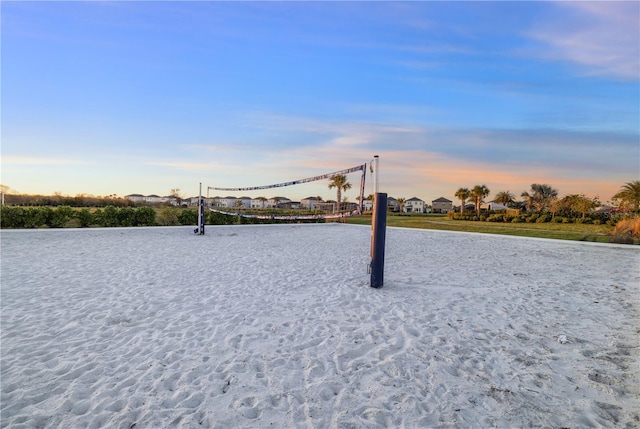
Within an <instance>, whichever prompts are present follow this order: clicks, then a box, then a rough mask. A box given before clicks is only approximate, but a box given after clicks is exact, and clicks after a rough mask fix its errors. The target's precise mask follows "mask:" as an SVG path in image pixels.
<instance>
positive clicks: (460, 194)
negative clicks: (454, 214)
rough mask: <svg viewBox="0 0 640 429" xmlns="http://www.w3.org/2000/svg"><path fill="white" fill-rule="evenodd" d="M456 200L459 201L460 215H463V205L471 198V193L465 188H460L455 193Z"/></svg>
mask: <svg viewBox="0 0 640 429" xmlns="http://www.w3.org/2000/svg"><path fill="white" fill-rule="evenodd" d="M455 195H456V198H457V199H459V200H460V214H463V213H464V203H466V202H467V200H468V199H469V197H470V196H471V191H470V190H469V189H467V188H460V189H458V190H457V191H456V194H455Z"/></svg>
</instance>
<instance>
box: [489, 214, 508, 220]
mask: <svg viewBox="0 0 640 429" xmlns="http://www.w3.org/2000/svg"><path fill="white" fill-rule="evenodd" d="M504 217H505V216H504V215H503V214H492V215H490V216H489V217H488V218H487V222H504Z"/></svg>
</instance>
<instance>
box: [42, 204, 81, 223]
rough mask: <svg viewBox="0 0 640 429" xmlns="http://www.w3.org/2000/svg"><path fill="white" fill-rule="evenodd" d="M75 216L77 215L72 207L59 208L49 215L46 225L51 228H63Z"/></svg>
mask: <svg viewBox="0 0 640 429" xmlns="http://www.w3.org/2000/svg"><path fill="white" fill-rule="evenodd" d="M74 215H75V213H74V211H73V209H72V208H71V207H69V206H59V207H58V208H57V209H55V210H51V212H50V213H48V214H47V218H46V223H47V225H48V226H49V227H51V228H63V227H64V226H65V225H66V224H67V223H68V222H69V221H70V220H71V219H72V218H73V217H74Z"/></svg>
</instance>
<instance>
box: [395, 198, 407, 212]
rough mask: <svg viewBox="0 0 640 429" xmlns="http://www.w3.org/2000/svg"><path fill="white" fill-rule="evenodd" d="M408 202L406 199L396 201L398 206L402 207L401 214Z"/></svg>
mask: <svg viewBox="0 0 640 429" xmlns="http://www.w3.org/2000/svg"><path fill="white" fill-rule="evenodd" d="M406 201H407V199H406V198H404V197H401V198H398V199H396V203H397V204H398V206H399V207H400V213H402V211H403V209H404V203H405V202H406Z"/></svg>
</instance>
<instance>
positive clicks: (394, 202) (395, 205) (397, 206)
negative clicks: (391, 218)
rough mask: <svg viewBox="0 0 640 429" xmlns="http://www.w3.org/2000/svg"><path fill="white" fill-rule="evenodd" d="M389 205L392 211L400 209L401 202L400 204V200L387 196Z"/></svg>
mask: <svg viewBox="0 0 640 429" xmlns="http://www.w3.org/2000/svg"><path fill="white" fill-rule="evenodd" d="M387 207H388V208H389V210H391V211H392V212H397V211H400V204H398V201H397V200H396V199H395V198H393V197H387Z"/></svg>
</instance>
